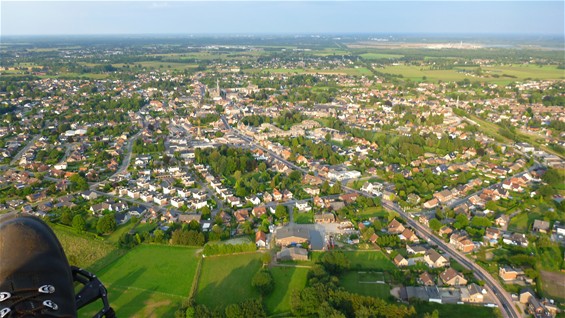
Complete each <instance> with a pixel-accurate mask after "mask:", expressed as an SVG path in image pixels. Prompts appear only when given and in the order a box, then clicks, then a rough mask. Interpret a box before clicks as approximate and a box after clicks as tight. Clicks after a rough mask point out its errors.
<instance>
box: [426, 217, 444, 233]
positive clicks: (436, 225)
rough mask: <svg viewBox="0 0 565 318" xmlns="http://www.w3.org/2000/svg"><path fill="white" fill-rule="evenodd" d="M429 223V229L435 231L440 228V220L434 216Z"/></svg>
mask: <svg viewBox="0 0 565 318" xmlns="http://www.w3.org/2000/svg"><path fill="white" fill-rule="evenodd" d="M429 224H430V229H432V230H434V231H436V232H437V231H439V229H441V225H442V224H441V222H440V221H439V220H438V219H436V218H433V219H431V220H430V222H429Z"/></svg>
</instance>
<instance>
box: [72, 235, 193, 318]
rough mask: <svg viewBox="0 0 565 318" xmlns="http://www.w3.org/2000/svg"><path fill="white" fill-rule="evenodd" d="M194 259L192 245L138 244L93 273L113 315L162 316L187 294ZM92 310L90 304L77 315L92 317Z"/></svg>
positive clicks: (168, 313) (172, 311)
mask: <svg viewBox="0 0 565 318" xmlns="http://www.w3.org/2000/svg"><path fill="white" fill-rule="evenodd" d="M197 262H198V258H197V257H196V249H194V248H186V247H176V246H163V245H140V246H138V247H136V248H134V249H132V250H131V251H130V252H128V253H127V254H126V255H124V256H123V257H121V258H120V259H118V260H116V261H115V262H113V263H111V264H110V265H109V266H107V267H106V268H104V269H102V270H101V271H100V272H99V273H97V274H98V277H99V278H100V280H101V281H102V282H103V283H105V285H106V287H107V288H108V295H109V300H110V303H111V305H112V307H113V308H114V309H115V310H116V316H118V317H164V316H172V314H174V311H175V310H176V309H177V308H178V307H179V305H180V304H181V302H182V301H183V300H184V299H186V298H187V297H188V293H189V291H190V288H191V286H192V281H193V279H194V276H195V272H196V265H197ZM96 309H100V307H96V306H93V305H91V306H89V307H87V308H85V310H84V311H83V312H81V315H82V316H83V317H88V316H90V317H92V315H93V313H94V311H96Z"/></svg>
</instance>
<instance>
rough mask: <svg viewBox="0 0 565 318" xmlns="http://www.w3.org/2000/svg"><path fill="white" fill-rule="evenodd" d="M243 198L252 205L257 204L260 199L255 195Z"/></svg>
mask: <svg viewBox="0 0 565 318" xmlns="http://www.w3.org/2000/svg"><path fill="white" fill-rule="evenodd" d="M245 199H246V200H247V201H249V202H251V204H253V205H258V204H259V203H261V200H260V199H259V198H258V197H256V196H251V197H249V198H247V197H246V198H245Z"/></svg>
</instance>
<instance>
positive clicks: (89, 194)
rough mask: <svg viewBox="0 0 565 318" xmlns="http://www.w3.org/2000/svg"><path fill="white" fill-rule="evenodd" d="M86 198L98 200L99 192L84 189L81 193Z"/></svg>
mask: <svg viewBox="0 0 565 318" xmlns="http://www.w3.org/2000/svg"><path fill="white" fill-rule="evenodd" d="M80 195H81V196H82V197H83V198H84V199H85V200H96V199H97V198H98V194H97V193H96V192H94V191H90V190H87V191H84V192H83V193H81V194H80Z"/></svg>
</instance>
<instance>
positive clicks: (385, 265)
mask: <svg viewBox="0 0 565 318" xmlns="http://www.w3.org/2000/svg"><path fill="white" fill-rule="evenodd" d="M344 253H345V255H346V257H347V259H349V261H350V262H351V267H350V268H351V269H356V270H395V269H396V266H394V264H393V263H392V262H391V261H390V260H389V259H388V258H387V257H386V256H385V255H384V254H383V252H380V251H367V252H344Z"/></svg>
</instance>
